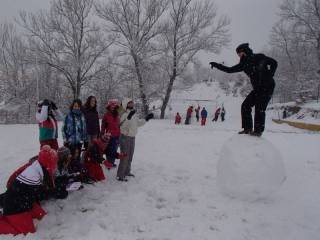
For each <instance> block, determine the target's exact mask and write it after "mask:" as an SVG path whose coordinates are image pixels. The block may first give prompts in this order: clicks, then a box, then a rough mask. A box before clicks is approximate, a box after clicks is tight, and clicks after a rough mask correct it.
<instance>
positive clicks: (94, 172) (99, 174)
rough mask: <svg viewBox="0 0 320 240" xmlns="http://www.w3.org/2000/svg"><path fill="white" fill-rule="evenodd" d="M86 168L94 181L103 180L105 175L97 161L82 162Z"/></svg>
mask: <svg viewBox="0 0 320 240" xmlns="http://www.w3.org/2000/svg"><path fill="white" fill-rule="evenodd" d="M84 166H85V168H86V169H88V175H89V177H91V178H92V179H94V180H95V181H102V180H105V179H106V177H105V176H104V173H103V170H102V167H101V166H100V164H98V163H92V162H86V163H84Z"/></svg>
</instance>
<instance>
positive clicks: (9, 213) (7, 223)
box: [0, 145, 58, 235]
mask: <svg viewBox="0 0 320 240" xmlns="http://www.w3.org/2000/svg"><path fill="white" fill-rule="evenodd" d="M57 161H58V157H57V153H56V151H55V150H53V149H52V148H50V146H48V145H45V146H43V147H42V148H41V150H40V152H39V155H38V157H34V158H32V159H31V160H30V161H29V162H28V163H27V164H25V165H24V166H22V167H20V168H19V169H18V170H16V171H15V172H14V173H13V174H12V175H11V177H10V178H9V180H8V182H7V191H6V192H5V193H4V194H2V197H1V199H2V201H1V203H2V207H3V216H2V217H0V234H14V235H17V234H27V233H34V232H35V231H36V229H35V226H34V224H33V218H36V219H38V220H40V219H42V217H43V216H44V215H46V212H45V211H44V210H43V209H42V208H41V206H40V204H39V202H40V201H41V200H43V199H44V198H45V196H47V193H48V191H49V190H50V189H53V188H54V181H53V175H54V172H55V171H56V168H57Z"/></svg>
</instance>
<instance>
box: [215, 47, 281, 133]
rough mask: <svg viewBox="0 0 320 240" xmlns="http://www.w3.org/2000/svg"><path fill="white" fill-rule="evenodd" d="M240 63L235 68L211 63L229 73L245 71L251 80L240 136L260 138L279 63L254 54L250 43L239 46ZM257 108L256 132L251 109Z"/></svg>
mask: <svg viewBox="0 0 320 240" xmlns="http://www.w3.org/2000/svg"><path fill="white" fill-rule="evenodd" d="M236 51H237V54H238V56H239V58H240V62H239V63H238V64H237V65H235V66H233V67H226V66H224V65H222V64H219V63H216V62H210V65H211V68H214V67H215V68H217V69H219V70H221V71H224V72H227V73H236V72H242V71H244V72H245V73H246V74H247V75H248V77H249V78H250V81H251V84H252V87H253V90H252V91H251V92H250V93H249V95H248V96H247V97H246V99H245V100H244V101H243V103H242V105H241V118H242V128H243V130H242V131H240V132H239V134H250V135H253V136H258V137H260V136H261V135H262V133H263V131H264V128H265V117H266V114H265V111H266V108H267V106H268V103H269V101H270V99H271V97H272V94H273V90H274V87H275V82H274V79H273V76H274V74H275V72H276V69H277V66H278V63H277V61H276V60H274V59H272V58H270V57H267V56H265V55H264V54H261V53H259V54H254V53H253V52H252V50H251V48H250V47H249V44H248V43H243V44H241V45H239V46H238V47H237V49H236ZM252 107H255V115H254V131H253V123H252V116H251V109H252Z"/></svg>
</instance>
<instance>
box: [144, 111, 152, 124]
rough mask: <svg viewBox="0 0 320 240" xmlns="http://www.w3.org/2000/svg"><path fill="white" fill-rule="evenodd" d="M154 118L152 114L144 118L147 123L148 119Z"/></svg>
mask: <svg viewBox="0 0 320 240" xmlns="http://www.w3.org/2000/svg"><path fill="white" fill-rule="evenodd" d="M153 118H154V115H153V113H149V114H148V115H147V116H146V118H145V119H146V121H147V122H148V121H149V120H150V119H153Z"/></svg>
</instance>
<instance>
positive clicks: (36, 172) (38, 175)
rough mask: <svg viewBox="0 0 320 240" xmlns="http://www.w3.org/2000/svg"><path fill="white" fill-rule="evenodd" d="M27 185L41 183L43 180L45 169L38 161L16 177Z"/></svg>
mask: <svg viewBox="0 0 320 240" xmlns="http://www.w3.org/2000/svg"><path fill="white" fill-rule="evenodd" d="M16 179H17V180H19V181H20V182H22V183H24V184H27V185H41V184H42V181H43V170H42V167H41V165H40V163H39V162H38V161H34V162H33V163H32V164H31V165H30V166H28V167H27V168H26V169H25V170H24V171H23V172H22V173H20V174H19V175H18V177H17V178H16Z"/></svg>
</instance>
